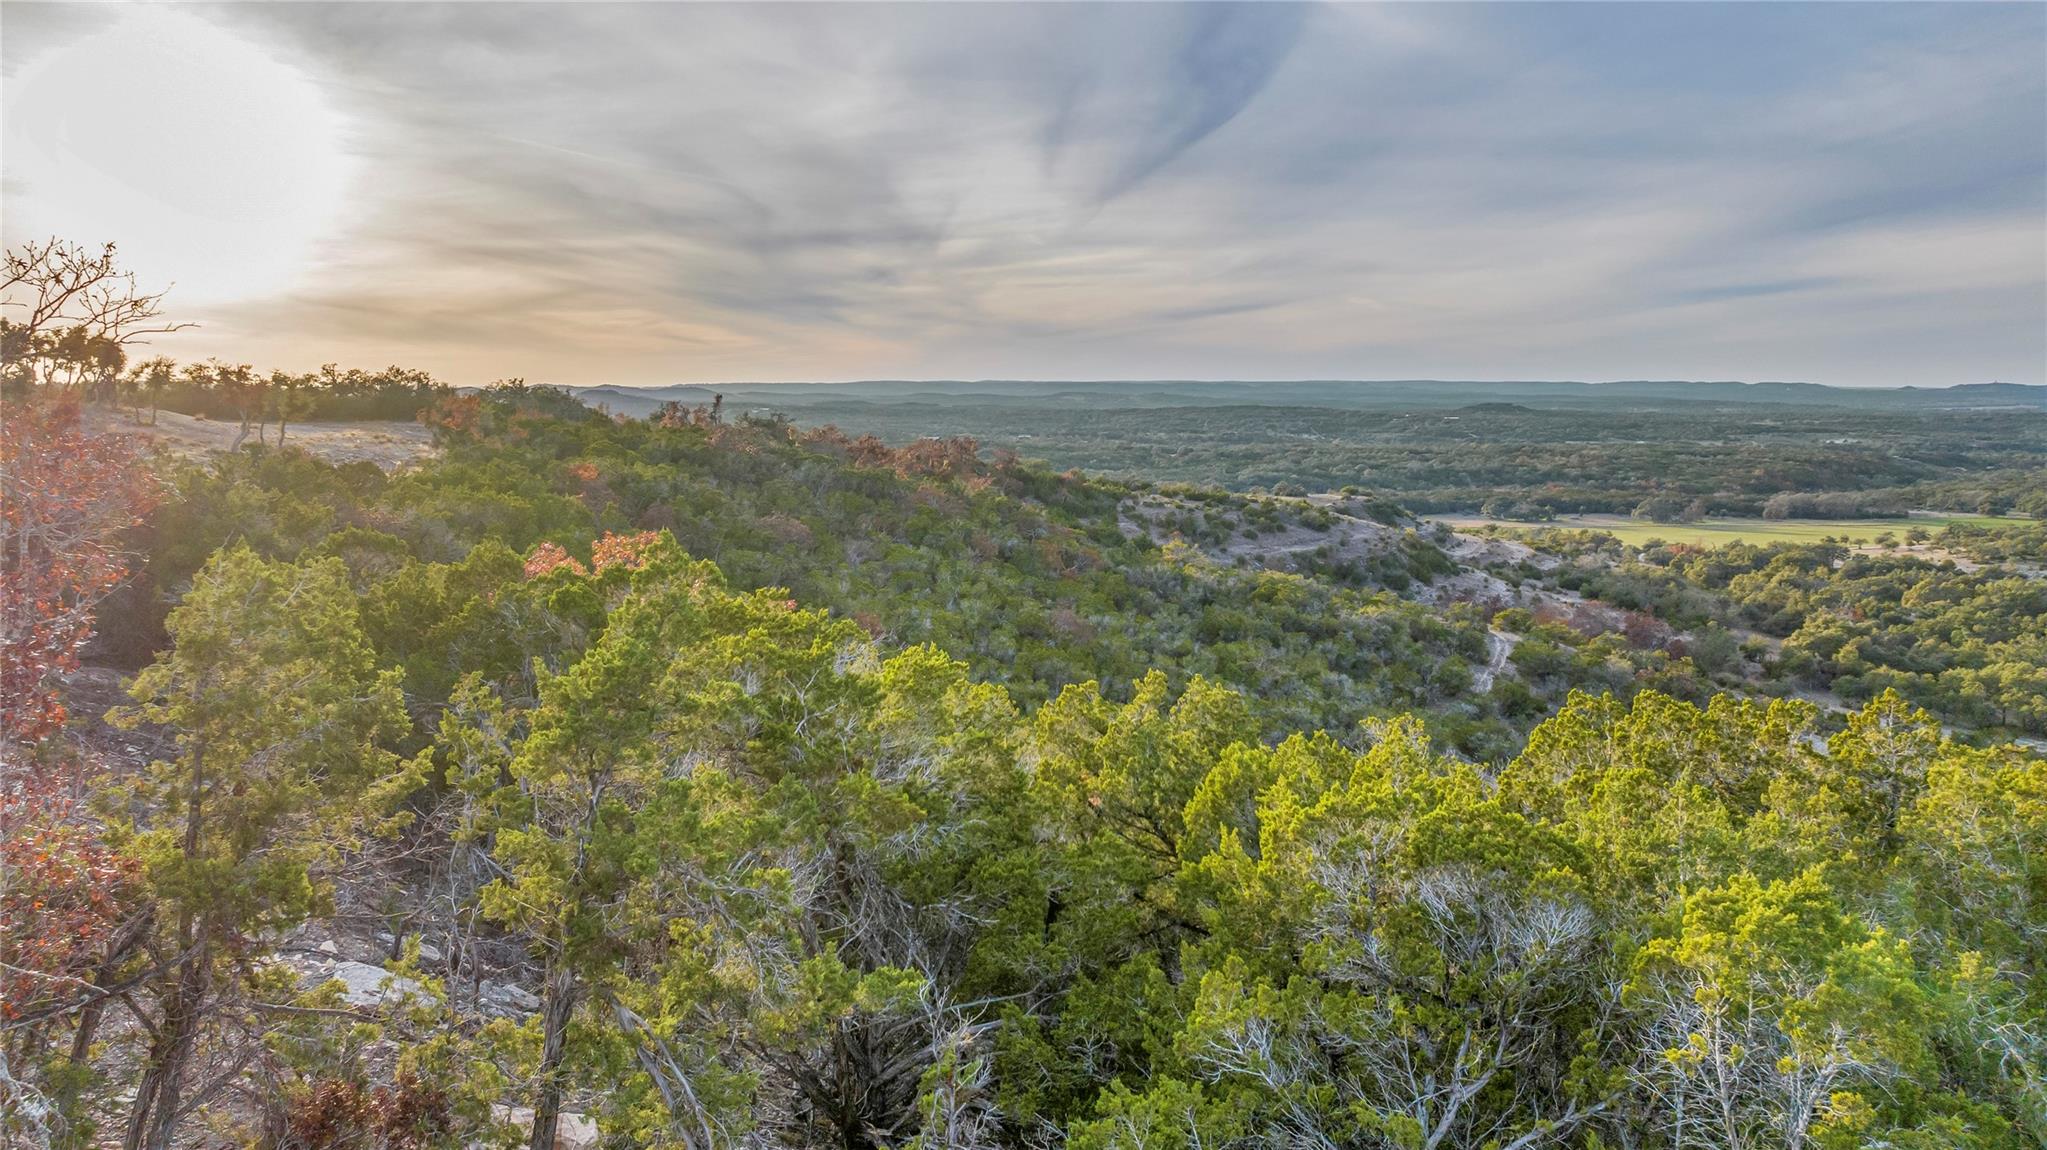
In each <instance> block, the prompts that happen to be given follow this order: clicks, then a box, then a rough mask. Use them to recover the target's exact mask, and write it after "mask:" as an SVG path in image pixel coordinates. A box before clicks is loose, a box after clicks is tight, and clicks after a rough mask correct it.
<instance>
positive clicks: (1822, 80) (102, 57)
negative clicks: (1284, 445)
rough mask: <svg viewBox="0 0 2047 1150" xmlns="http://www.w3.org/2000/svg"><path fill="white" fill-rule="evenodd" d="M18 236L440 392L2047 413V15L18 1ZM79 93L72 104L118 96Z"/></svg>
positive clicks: (189, 304) (10, 133)
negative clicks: (1294, 392)
mask: <svg viewBox="0 0 2047 1150" xmlns="http://www.w3.org/2000/svg"><path fill="white" fill-rule="evenodd" d="M0 32H4V36H0V41H4V67H5V73H6V92H5V101H4V103H0V116H4V119H5V124H4V127H5V133H6V139H5V151H4V153H0V156H4V160H5V164H4V195H5V205H4V206H5V208H6V211H5V214H4V216H0V230H4V232H5V238H6V240H7V241H8V242H10V243H13V242H18V241H19V240H20V239H22V238H24V237H25V236H26V235H27V234H31V233H34V232H40V231H45V230H54V229H57V228H59V227H61V228H63V229H64V230H67V231H71V232H91V231H93V229H98V231H99V232H104V233H105V234H104V235H101V234H98V233H97V232H96V233H94V234H79V235H75V236H74V237H73V238H77V239H81V240H99V239H102V238H109V239H115V240H118V241H121V242H122V244H123V249H124V252H126V253H127V254H128V255H130V256H131V258H132V259H133V261H134V263H135V264H136V266H137V267H138V268H139V269H141V270H143V271H144V272H145V274H146V275H150V276H155V277H162V278H166V279H176V280H177V281H178V283H179V287H178V289H177V290H176V292H175V293H174V294H173V296H172V297H171V298H172V303H173V310H174V311H177V312H179V314H181V315H187V316H190V317H192V318H197V319H199V320H200V321H201V322H202V324H203V326H202V327H201V328H200V329H199V330H198V331H196V332H191V333H185V334H183V335H180V336H178V337H175V338H174V339H173V340H169V341H165V342H164V343H163V344H161V345H160V346H159V348H158V349H157V350H162V351H166V352H169V353H172V354H176V355H179V356H181V357H188V358H190V357H202V356H205V355H209V354H217V355H221V356H223V357H230V358H233V359H236V360H246V361H251V362H254V363H256V364H257V366H259V367H265V368H267V367H271V366H281V367H292V368H298V367H310V366H312V365H315V364H318V363H320V362H323V361H330V360H335V361H340V362H343V363H344V364H372V363H374V364H382V363H389V362H393V361H396V362H401V363H405V364H408V365H415V366H421V367H426V368H428V369H431V370H433V371H435V372H436V373H437V374H440V375H442V376H444V377H445V378H448V379H451V380H453V381H455V382H460V383H476V382H485V381H488V380H490V379H493V378H497V377H504V376H523V377H526V378H528V379H530V380H544V381H549V382H565V383H604V382H610V383H624V384H660V383H671V382H693V381H721V380H769V379H794V380H809V379H818V380H824V379H859V378H918V377H944V378H993V377H1001V378H1089V379H1105V378H1229V379H1277V378H1367V379H1369V378H1417V377H1423V378H1465V379H1468V378H1492V379H1498V378H1508V379H1516V378H1519V379H1526V378H1548V379H1621V378H1710V379H1751V380H1754V379H1806V380H1813V381H1817V382H1822V383H1832V384H1843V385H1879V384H1882V385H1897V384H1916V385H1933V386H1938V385H1947V384H1953V383H1965V382H1978V381H1983V380H1990V379H2005V380H2017V381H2021V382H2029V383H2037V382H2042V381H2043V377H2047V6H2043V5H2040V4H2011V5H1992V4H1952V5H1933V6H1918V5H1909V4H1880V5H1867V6H1865V5H1850V4H1824V5H1791V4H1672V5H1641V6H1637V5H1624V4H1584V5H1569V6H1551V5H1538V4H1513V5H1498V6H1491V5H1449V4H1426V5H1420V4H1417V5H1392V6H1362V5H1359V6H1315V7H1292V6H1284V5H1278V4H1266V5H1254V6H1243V7H1239V6H1230V5H1222V4H1203V5H1190V6H1175V5H1164V4H1152V5H1129V6H1111V7H1094V6H1085V5H1018V6H1006V5H947V6H939V5H920V6H870V5H852V4H847V5H833V6H823V7H812V6H803V5H784V4H751V5H742V6H718V5H693V6H681V5H659V4H620V5H597V4H573V5H571V4H521V5H513V4H481V3H478V4H457V5H449V6H436V5H425V4H404V5H395V6H384V5H378V4H369V3H347V4H333V5H322V4H273V5H251V6H246V7H228V8H196V9H184V10H180V11H179V12H176V13H171V14H164V13H160V12H159V13H147V12H145V13H142V14H140V15H137V14H135V13H132V12H129V11H126V10H123V9H120V8H110V7H91V8H77V7H62V8H45V7H39V6H34V5H27V4H20V3H15V2H12V0H10V2H9V3H7V4H5V5H4V6H0ZM95 71H96V72H97V74H94V72H95Z"/></svg>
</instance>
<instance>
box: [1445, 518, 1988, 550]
mask: <svg viewBox="0 0 2047 1150" xmlns="http://www.w3.org/2000/svg"><path fill="white" fill-rule="evenodd" d="M1431 518H1433V519H1434V520H1435V521H1437V522H1439V523H1447V524H1449V525H1450V526H1451V527H1454V528H1456V529H1457V530H1459V531H1476V530H1480V529H1483V528H1486V527H1500V528H1504V529H1507V530H1510V531H1527V530H1531V529H1537V528H1556V529H1560V530H1582V531H1603V532H1605V533H1607V534H1609V535H1612V536H1614V537H1616V538H1618V539H1619V540H1620V541H1621V542H1623V543H1627V544H1630V545H1641V544H1644V543H1650V542H1654V541H1661V542H1664V543H1694V544H1697V545H1699V546H1702V547H1715V546H1719V545H1721V544H1724V543H1816V542H1818V541H1819V540H1822V539H1829V538H1832V539H1848V540H1852V541H1854V542H1858V543H1860V542H1868V541H1870V540H1873V539H1875V538H1876V537H1877V536H1879V535H1882V534H1884V533H1885V532H1890V533H1892V534H1894V535H1903V534H1904V533H1905V532H1906V531H1907V530H1909V529H1911V528H1914V527H1917V528H1920V529H1922V530H1925V531H1939V530H1940V529H1942V528H1943V527H1949V526H1953V525H1956V524H1962V525H1965V526H1970V527H1983V526H1994V525H1996V524H2000V523H2004V524H2009V523H2013V522H2017V520H2015V519H2012V518H2008V517H1999V516H1994V515H1912V516H1907V517H1900V518H1894V519H1760V518H1750V517H1746V516H1744V517H1738V518H1727V519H1717V518H1716V519H1702V520H1700V521H1699V522H1697V523H1655V522H1651V521H1650V520H1647V519H1635V518H1631V517H1629V516H1626V515H1560V516H1558V517H1557V518H1556V519H1554V520H1552V521H1550V522H1547V523H1517V522H1512V521H1509V520H1504V519H1489V518H1486V517H1485V516H1482V515H1437V516H1432V517H1431Z"/></svg>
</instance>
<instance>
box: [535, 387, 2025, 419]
mask: <svg viewBox="0 0 2047 1150" xmlns="http://www.w3.org/2000/svg"><path fill="white" fill-rule="evenodd" d="M567 390H570V391H572V392H574V393H575V394H576V395H578V396H579V397H580V398H582V399H583V401H584V402H586V403H589V404H591V405H593V406H603V407H607V408H609V409H610V410H613V411H618V412H623V413H626V414H632V415H644V414H646V413H647V412H650V411H653V410H655V409H657V408H658V407H659V406H660V405H661V404H662V403H665V402H669V401H675V402H680V403H683V404H688V405H694V404H698V403H709V402H710V401H711V397H712V396H713V395H714V394H723V395H724V396H725V397H726V403H727V404H728V405H730V406H733V407H735V408H741V409H743V408H749V407H775V408H783V409H798V408H803V407H807V406H811V405H813V404H824V403H830V404H835V405H845V404H874V405H881V406H900V405H933V406H941V407H1033V408H1035V407H1043V406H1046V405H1048V404H1056V405H1059V406H1062V407H1082V408H1101V409H1131V408H1157V407H1212V406H1242V405H1253V406H1260V407H1325V408H1335V409H1343V410H1381V409H1383V410H1394V409H1406V410H1414V409H1428V408H1459V407H1469V406H1472V405H1474V404H1487V403H1513V404H1520V405H1522V406H1525V407H1537V408H1542V407H1547V408H1584V407H1613V406H1616V405H1619V406H1625V407H1629V408H1636V409H1639V408H1643V407H1657V406H1664V405H1678V406H1684V407H1691V406H1693V405H1697V404H1732V405H1749V404H1772V405H1788V406H1799V407H1846V408H1854V409H1856V410H1860V411H1875V410H1953V409H1985V408H2007V407H2008V408H2017V409H2025V410H2036V411H2047V386H2040V385H2034V384H2016V383H1977V384H1961V385H1958V386H1954V387H1930V388H1914V387H1902V388H1847V387H1829V386H1826V385H1824V384H1817V383H1794V382H1774V381H1771V382H1762V383H1742V382H1738V381H1733V380H1711V381H1699V380H1621V381H1614V382H1608V383H1586V382H1579V381H1570V380H1562V381H1558V380H1525V381H1515V380H1502V381H1486V380H1434V379H1406V380H1299V381H1273V382H1232V381H1223V380H1076V381H1062V380H862V381H858V382H852V383H743V382H741V383H729V384H720V385H695V384H685V385H676V386H671V387H654V388H632V387H617V386H604V387H591V388H570V389H567Z"/></svg>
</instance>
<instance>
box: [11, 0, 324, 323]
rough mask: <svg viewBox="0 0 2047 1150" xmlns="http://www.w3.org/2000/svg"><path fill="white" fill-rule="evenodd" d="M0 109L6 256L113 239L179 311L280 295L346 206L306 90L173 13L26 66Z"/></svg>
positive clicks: (319, 107)
mask: <svg viewBox="0 0 2047 1150" xmlns="http://www.w3.org/2000/svg"><path fill="white" fill-rule="evenodd" d="M5 103H6V105H7V116H6V117H5V138H4V148H5V150H4V156H5V162H6V216H7V220H6V232H7V240H8V242H10V243H15V242H19V241H21V240H22V239H26V238H31V237H41V236H56V237H59V238H62V239H66V240H71V241H74V242H77V243H82V244H88V245H94V244H98V243H101V242H104V241H107V240H112V241H114V242H115V243H117V244H119V245H120V249H121V259H122V263H123V264H124V265H126V266H128V267H130V268H133V269H134V270H135V271H136V272H137V273H138V277H139V279H140V281H141V282H142V284H144V285H145V286H148V287H163V286H165V285H169V284H172V283H175V284H176V294H175V297H174V298H175V299H176V300H177V302H178V303H179V304H180V305H181V306H183V307H191V306H193V305H195V304H204V303H211V302H221V301H228V300H240V299H249V298H254V297H260V296H265V295H274V294H276V293H278V292H280V291H284V290H288V289H289V288H290V286H291V285H292V284H293V282H294V281H295V280H296V279H297V278H298V275H299V273H300V272H301V271H302V270H303V269H304V268H305V267H306V266H307V265H308V264H309V263H310V262H311V260H312V259H313V258H314V255H315V249H316V247H317V245H318V243H319V241H320V240H321V239H323V238H324V237H326V236H327V235H329V234H330V233H331V232H332V230H333V226H334V224H335V221H336V217H337V216H338V215H339V213H340V211H341V209H342V207H343V205H344V203H345V202H346V199H347V196H348V192H349V187H348V184H349V177H350V175H351V172H352V170H353V167H354V164H353V162H352V160H351V158H350V157H349V156H348V155H347V153H346V152H345V151H344V150H343V147H342V135H343V127H344V125H343V120H342V117H341V116H340V115H339V114H338V113H337V112H336V111H335V110H334V109H333V108H331V107H330V106H329V104H328V101H327V99H326V97H325V95H324V94H323V93H322V92H321V91H320V89H319V87H318V86H317V85H316V84H315V82H314V81H313V80H312V79H310V78H309V77H308V76H306V75H305V74H304V73H303V72H301V71H299V70H298V69H297V68H295V67H293V66H292V65H290V64H289V63H286V62H284V61H282V60H280V59H279V58H277V56H276V55H275V53H274V52H273V51H272V50H270V49H268V48H267V47H265V46H262V45H259V44H257V43H254V42H252V41H250V40H248V39H245V38H243V37H241V36H238V35H236V34H235V33H233V32H231V31H228V30H227V29H224V28H222V27H220V26H218V25H215V24H212V23H209V22H208V21H206V20H203V19H201V18H199V17H196V16H192V15H188V14H186V13H183V12H177V11H171V10H166V9H163V8H145V9H140V10H137V11H135V12H132V13H130V14H128V15H126V16H124V17H122V18H121V19H120V20H119V21H118V22H116V23H113V24H111V25H109V26H107V27H106V28H104V29H101V30H99V31H97V32H94V33H91V34H88V35H85V36H81V37H80V38H78V39H77V40H74V41H72V42H70V43H68V44H65V45H63V46H61V47H59V48H56V49H53V50H51V51H49V52H46V53H44V54H42V55H40V56H38V57H35V58H34V59H32V60H31V61H30V62H29V63H28V64H27V66H25V67H24V68H22V69H21V71H20V73H19V74H18V75H15V76H10V77H8V78H7V81H6V90H5Z"/></svg>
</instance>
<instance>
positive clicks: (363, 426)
mask: <svg viewBox="0 0 2047 1150" xmlns="http://www.w3.org/2000/svg"><path fill="white" fill-rule="evenodd" d="M85 418H86V426H88V427H90V428H91V429H92V430H94V431H97V432H101V433H103V434H108V435H132V436H135V437H137V438H139V439H142V440H144V441H145V442H148V443H150V444H153V445H156V446H160V447H162V448H163V449H164V450H166V451H169V452H172V453H174V454H177V455H188V456H194V457H204V456H208V455H215V454H219V453H222V452H227V451H230V450H233V448H234V444H235V439H236V437H237V436H238V435H240V433H241V428H240V425H239V424H236V423H233V422H227V421H216V420H211V419H200V418H195V417H193V416H190V415H180V414H178V413H177V412H174V411H160V412H157V414H156V422H155V423H150V422H149V416H148V415H146V414H145V415H143V416H142V417H141V422H137V421H136V419H135V418H134V417H132V416H130V415H129V414H128V413H126V412H115V411H107V410H103V409H95V410H92V411H88V412H87V413H86V417H85ZM255 438H256V437H255V434H254V433H253V432H251V433H250V435H249V437H248V439H247V440H245V441H244V442H245V443H253V442H255ZM267 441H268V442H269V443H270V444H271V445H273V446H275V444H276V442H277V428H276V427H274V426H273V427H271V428H270V429H269V434H268V436H267ZM284 441H285V444H286V445H287V446H290V447H297V448H302V449H303V450H305V451H306V452H308V453H310V454H312V455H314V456H317V457H319V458H321V459H324V460H326V461H327V462H329V463H358V462H362V463H374V464H376V465H377V466H378V467H381V468H383V469H384V470H385V471H396V470H398V469H399V468H402V467H407V466H409V465H411V464H414V463H417V462H419V461H420V460H423V459H425V458H426V457H427V456H429V455H431V454H433V450H434V446H433V439H432V437H431V435H430V434H429V433H428V431H427V429H426V428H424V427H422V426H420V425H419V424H417V423H410V422H406V423H400V422H397V421H395V420H343V421H333V422H326V421H321V422H307V423H294V424H292V425H291V426H290V427H289V428H288V429H286V431H285V436H284Z"/></svg>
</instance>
